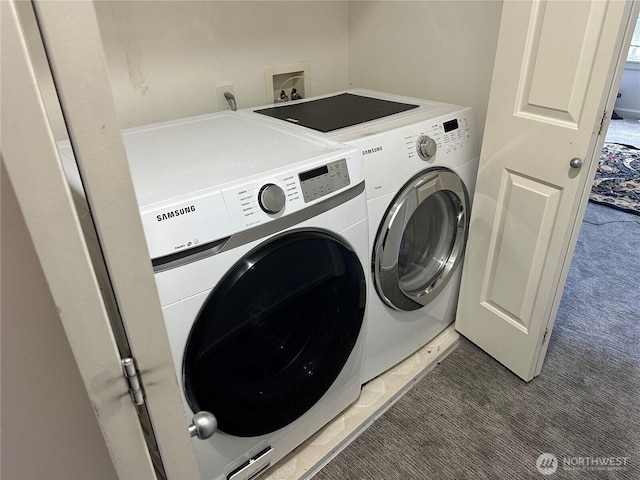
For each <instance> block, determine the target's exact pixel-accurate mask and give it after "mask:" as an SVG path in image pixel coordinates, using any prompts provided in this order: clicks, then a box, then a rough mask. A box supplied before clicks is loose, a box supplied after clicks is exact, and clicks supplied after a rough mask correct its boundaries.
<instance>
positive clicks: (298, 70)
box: [264, 62, 311, 103]
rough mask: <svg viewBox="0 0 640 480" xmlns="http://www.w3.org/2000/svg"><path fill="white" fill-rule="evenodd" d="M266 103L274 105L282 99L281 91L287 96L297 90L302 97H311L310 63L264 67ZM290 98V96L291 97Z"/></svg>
mask: <svg viewBox="0 0 640 480" xmlns="http://www.w3.org/2000/svg"><path fill="white" fill-rule="evenodd" d="M264 79H265V91H266V94H267V102H266V103H274V102H275V100H276V99H278V98H280V90H283V89H284V90H285V92H286V93H287V95H289V94H290V92H291V89H292V88H295V89H296V91H297V92H298V94H299V95H300V96H302V97H303V98H306V97H308V96H310V95H311V86H310V82H309V62H296V63H286V64H283V65H267V66H266V67H264ZM289 96H290V95H289Z"/></svg>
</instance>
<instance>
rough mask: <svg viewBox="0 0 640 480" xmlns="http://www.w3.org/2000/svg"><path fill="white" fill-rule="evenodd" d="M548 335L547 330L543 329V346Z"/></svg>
mask: <svg viewBox="0 0 640 480" xmlns="http://www.w3.org/2000/svg"><path fill="white" fill-rule="evenodd" d="M548 334H549V329H548V328H545V329H544V335H543V336H542V345H544V342H545V341H546V340H547V335H548Z"/></svg>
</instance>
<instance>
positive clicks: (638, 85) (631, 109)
mask: <svg viewBox="0 0 640 480" xmlns="http://www.w3.org/2000/svg"><path fill="white" fill-rule="evenodd" d="M618 93H619V94H620V98H618V99H617V100H616V104H615V107H614V108H615V110H616V112H617V113H618V114H620V115H622V116H623V117H629V118H640V63H639V62H627V64H626V65H625V67H624V72H622V80H620V87H619V88H618Z"/></svg>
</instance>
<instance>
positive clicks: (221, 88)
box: [216, 82, 236, 112]
mask: <svg viewBox="0 0 640 480" xmlns="http://www.w3.org/2000/svg"><path fill="white" fill-rule="evenodd" d="M224 92H230V93H231V94H232V95H234V96H235V94H236V92H234V90H233V82H223V83H216V97H217V99H218V111H219V112H221V111H223V110H231V107H230V106H229V103H228V102H227V100H226V98H224Z"/></svg>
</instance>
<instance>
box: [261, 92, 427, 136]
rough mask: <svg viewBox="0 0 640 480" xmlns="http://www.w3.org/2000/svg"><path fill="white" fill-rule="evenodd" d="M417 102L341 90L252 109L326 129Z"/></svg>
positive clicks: (401, 109) (397, 110)
mask: <svg viewBox="0 0 640 480" xmlns="http://www.w3.org/2000/svg"><path fill="white" fill-rule="evenodd" d="M418 106H419V105H413V104H409V103H401V102H394V101H391V100H383V99H380V98H372V97H366V96H362V95H354V94H352V93H341V94H339V95H334V96H331V97H324V98H319V99H318V100H311V101H307V102H299V103H290V104H287V105H283V106H277V107H271V108H264V109H262V110H256V111H255V112H256V113H261V114H263V115H267V116H269V117H274V118H278V119H280V120H285V121H287V122H290V123H293V124H296V125H302V126H303V127H308V128H311V129H313V130H318V131H320V132H323V133H327V132H332V131H334V130H338V129H340V128H345V127H351V126H353V125H358V124H360V123H364V122H369V121H371V120H377V119H378V118H383V117H388V116H389V115H394V114H396V113H400V112H406V111H407V110H412V109H414V108H418Z"/></svg>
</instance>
